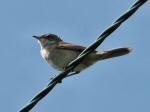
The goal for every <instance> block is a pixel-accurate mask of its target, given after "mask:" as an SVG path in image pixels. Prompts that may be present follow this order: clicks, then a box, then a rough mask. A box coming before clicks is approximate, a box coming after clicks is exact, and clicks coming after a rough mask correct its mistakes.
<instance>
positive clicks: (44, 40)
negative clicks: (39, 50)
mask: <svg viewBox="0 0 150 112" xmlns="http://www.w3.org/2000/svg"><path fill="white" fill-rule="evenodd" d="M33 37H34V38H35V39H37V40H38V42H39V43H40V45H41V47H45V46H46V45H55V44H57V43H58V42H61V41H62V39H60V38H59V37H58V36H57V35H55V34H43V35H40V36H33Z"/></svg>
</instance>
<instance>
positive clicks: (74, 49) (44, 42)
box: [33, 34, 131, 73]
mask: <svg viewBox="0 0 150 112" xmlns="http://www.w3.org/2000/svg"><path fill="white" fill-rule="evenodd" d="M33 37H34V38H36V39H37V40H38V43H39V44H40V46H41V55H42V57H43V58H44V59H45V60H46V61H47V62H48V63H49V64H50V65H52V67H54V68H56V69H58V70H60V71H64V70H65V67H66V66H67V64H69V63H70V62H71V61H73V60H74V59H75V58H77V56H78V55H79V54H80V53H81V52H82V51H83V50H84V49H85V47H83V46H80V45H75V44H71V43H67V42H65V41H63V40H62V39H61V38H60V37H58V36H57V35H55V34H44V35H40V36H33ZM130 52H131V49H130V48H116V49H112V50H108V51H102V52H101V51H93V52H92V53H91V54H89V55H88V56H87V57H86V58H85V59H84V60H83V61H82V62H81V63H80V64H79V65H78V66H77V67H75V68H74V70H73V72H76V73H79V72H81V71H82V70H84V69H86V68H88V67H90V66H91V65H93V64H94V63H96V62H97V61H101V60H104V59H109V58H113V57H118V56H122V55H125V54H128V53H130Z"/></svg>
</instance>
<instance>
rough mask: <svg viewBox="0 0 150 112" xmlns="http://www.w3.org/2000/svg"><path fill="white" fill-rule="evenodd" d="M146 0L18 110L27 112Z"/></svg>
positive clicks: (125, 15) (130, 10)
mask: <svg viewBox="0 0 150 112" xmlns="http://www.w3.org/2000/svg"><path fill="white" fill-rule="evenodd" d="M146 1H148V0H138V1H137V2H135V3H134V4H133V5H132V6H131V8H130V9H129V10H128V11H127V12H126V13H124V14H123V15H122V16H120V17H119V18H118V19H117V20H116V21H115V22H114V23H113V24H112V25H111V26H110V27H109V28H107V29H106V30H105V31H104V32H103V33H101V35H100V36H99V37H98V38H97V40H96V41H95V42H94V43H93V44H91V45H90V46H89V47H87V48H86V49H85V50H84V51H83V52H82V53H81V54H80V55H79V56H78V57H77V58H76V59H75V60H73V61H72V62H71V63H69V64H68V66H67V67H66V70H65V71H64V72H61V73H60V74H59V75H57V76H56V77H55V78H53V79H52V81H51V82H50V83H49V84H48V85H47V86H46V88H45V89H43V90H42V91H41V92H40V93H38V94H37V95H36V96H35V97H34V98H33V99H32V100H31V101H30V102H29V104H27V105H26V106H25V107H23V108H22V109H21V110H20V111H19V112H29V111H30V110H31V109H32V108H33V107H34V106H35V105H36V104H37V103H38V102H39V101H40V100H41V99H42V98H44V97H45V96H46V95H47V94H48V93H49V92H50V91H51V90H52V89H53V88H54V87H55V86H56V85H57V84H58V83H60V82H61V81H62V80H63V79H64V78H65V77H66V76H67V75H68V74H69V73H70V72H71V71H72V70H73V69H74V68H75V67H76V66H77V65H79V64H80V63H81V62H82V60H83V59H84V58H85V57H86V56H87V55H88V54H90V53H91V52H93V51H94V50H95V49H96V48H97V47H98V46H99V45H101V43H102V42H103V41H104V40H105V39H106V37H108V36H109V35H110V34H111V33H113V32H114V31H115V30H116V29H117V28H118V27H119V26H120V25H121V24H122V23H123V22H124V21H126V20H127V19H128V18H129V17H130V16H131V15H133V14H134V13H135V12H136V10H137V9H138V8H139V7H140V6H142V5H143V4H144V3H145V2H146Z"/></svg>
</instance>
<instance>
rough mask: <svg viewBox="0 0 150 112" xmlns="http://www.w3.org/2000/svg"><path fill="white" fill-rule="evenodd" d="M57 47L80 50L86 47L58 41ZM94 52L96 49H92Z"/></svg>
mask: <svg viewBox="0 0 150 112" xmlns="http://www.w3.org/2000/svg"><path fill="white" fill-rule="evenodd" d="M57 48H58V49H66V50H74V51H78V52H82V51H83V50H84V49H85V48H86V47H83V46H79V45H74V44H70V43H67V42H59V45H58V46H57ZM94 52H96V51H94Z"/></svg>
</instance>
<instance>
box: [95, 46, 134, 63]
mask: <svg viewBox="0 0 150 112" xmlns="http://www.w3.org/2000/svg"><path fill="white" fill-rule="evenodd" d="M131 51H132V49H131V48H117V49H112V50H109V51H104V52H97V56H98V60H103V59H109V58H114V57H118V56H122V55H126V54H128V53H130V52H131Z"/></svg>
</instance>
